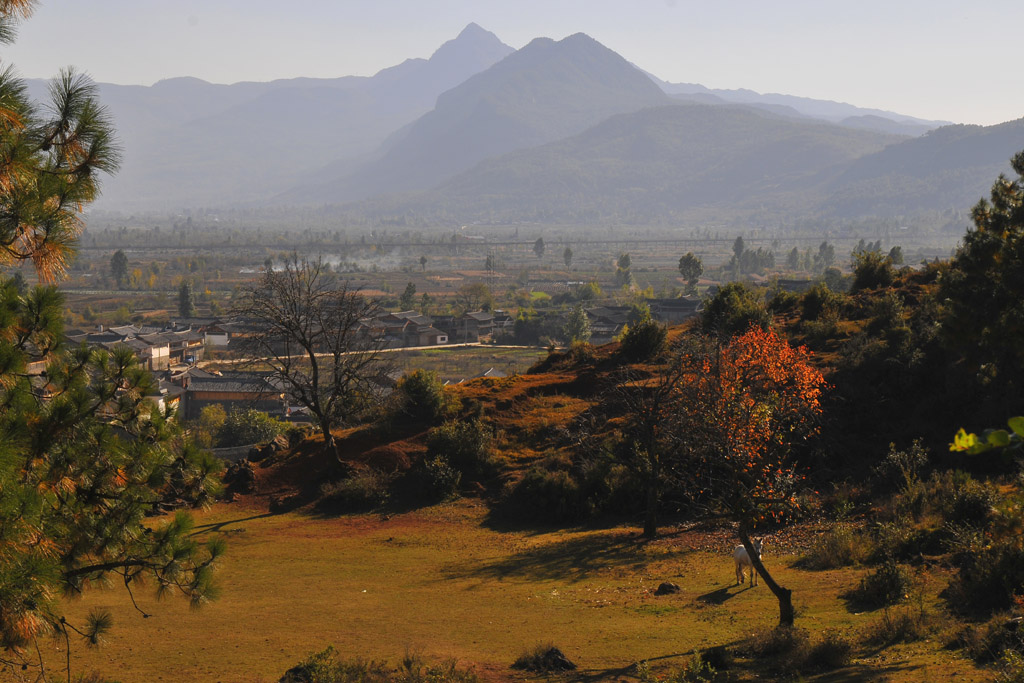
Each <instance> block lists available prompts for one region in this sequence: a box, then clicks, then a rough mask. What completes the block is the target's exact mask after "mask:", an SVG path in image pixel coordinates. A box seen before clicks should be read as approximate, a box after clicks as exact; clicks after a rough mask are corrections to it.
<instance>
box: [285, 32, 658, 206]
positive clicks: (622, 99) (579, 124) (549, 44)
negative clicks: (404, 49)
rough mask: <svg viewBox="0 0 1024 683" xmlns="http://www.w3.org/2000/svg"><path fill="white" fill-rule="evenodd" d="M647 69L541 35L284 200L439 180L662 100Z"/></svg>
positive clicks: (586, 44)
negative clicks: (386, 144)
mask: <svg viewBox="0 0 1024 683" xmlns="http://www.w3.org/2000/svg"><path fill="white" fill-rule="evenodd" d="M668 101H669V100H668V97H667V96H666V95H665V94H664V93H662V92H661V91H660V90H659V89H658V87H657V86H656V85H655V84H654V83H653V82H651V80H650V79H648V78H647V77H646V76H644V75H643V74H642V73H641V72H639V71H637V70H636V69H635V68H634V67H633V66H632V65H630V64H629V63H628V62H627V61H626V60H624V59H623V58H622V57H620V56H619V55H618V54H616V53H615V52H612V51H611V50H609V49H608V48H606V47H604V46H603V45H601V44H600V43H598V42H597V41H595V40H593V39H592V38H590V37H588V36H586V35H583V34H576V35H573V36H569V37H568V38H565V39H563V40H561V41H557V42H556V41H553V40H550V39H548V38H538V39H536V40H534V41H532V42H531V43H530V44H528V45H527V46H525V47H524V48H522V49H521V50H519V51H517V52H515V53H513V54H511V55H509V56H508V57H507V58H505V59H504V60H502V61H501V62H498V63H497V64H495V65H494V66H493V67H491V68H490V69H488V70H486V71H484V72H482V73H479V74H477V75H476V76H474V77H472V78H470V79H469V80H467V81H466V82H465V83H463V84H461V85H459V86H458V87H455V88H453V89H451V90H449V91H447V92H445V93H444V94H442V95H441V96H440V97H439V98H438V99H437V106H436V107H435V108H434V110H433V111H431V112H429V113H428V114H426V115H424V116H423V117H421V118H420V119H419V120H417V121H416V122H415V123H414V124H413V125H412V126H410V127H409V128H408V129H407V130H406V131H405V133H404V136H402V137H401V138H400V139H397V140H393V141H392V143H391V144H390V148H389V149H388V150H387V151H386V153H385V154H384V155H383V157H382V158H381V159H379V160H377V161H374V162H372V163H369V164H366V165H365V166H363V167H360V168H359V169H358V171H357V172H356V173H354V174H353V175H351V176H350V177H348V178H334V179H329V178H328V179H325V180H324V183H323V184H321V185H320V186H317V187H314V188H306V189H300V190H297V191H295V192H291V193H288V194H286V195H285V196H284V197H283V198H282V200H283V201H285V202H288V201H304V202H317V203H320V202H338V201H346V200H352V199H359V198H364V197H370V196H373V195H377V194H382V193H388V192H398V191H405V190H417V189H426V188H429V187H433V186H435V185H437V184H438V183H440V182H441V181H443V180H444V179H446V178H448V177H451V176H452V175H455V174H457V173H460V172H462V171H466V170H468V169H469V168H471V167H473V166H474V165H475V164H477V163H478V162H480V161H482V160H484V159H487V158H491V157H496V156H500V155H501V154H505V153H507V152H511V151H514V150H518V149H523V148H527V147H533V146H536V145H541V144H544V143H547V142H551V141H553V140H557V139H559V138H563V137H566V136H569V135H573V134H576V133H579V132H580V131H583V130H585V129H586V128H588V127H590V126H592V125H594V124H596V123H598V122H600V121H603V120H604V119H606V118H608V117H610V116H612V115H615V114H620V113H624V112H631V111H637V110H638V109H642V108H644V107H648V106H653V105H658V104H666V103H667V102H668Z"/></svg>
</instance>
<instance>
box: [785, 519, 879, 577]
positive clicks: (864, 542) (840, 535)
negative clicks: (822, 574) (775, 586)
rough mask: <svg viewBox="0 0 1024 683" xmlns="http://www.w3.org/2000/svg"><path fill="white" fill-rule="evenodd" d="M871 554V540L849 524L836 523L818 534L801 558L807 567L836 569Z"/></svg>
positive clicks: (863, 559) (856, 562) (854, 562)
mask: <svg viewBox="0 0 1024 683" xmlns="http://www.w3.org/2000/svg"><path fill="white" fill-rule="evenodd" d="M870 555H871V541H870V539H869V538H867V537H865V536H864V535H862V534H860V533H858V532H857V531H856V530H855V529H854V528H853V527H851V526H850V525H849V524H836V525H835V526H833V527H832V528H831V529H829V530H827V531H825V532H824V533H822V534H820V535H819V536H818V538H817V539H815V541H814V543H813V544H812V545H811V548H810V550H808V551H807V553H806V554H805V555H804V556H803V558H802V563H803V564H804V566H806V567H808V568H809V569H836V568H838V567H849V566H850V565H855V564H860V563H861V562H864V561H865V560H866V559H868V557H870Z"/></svg>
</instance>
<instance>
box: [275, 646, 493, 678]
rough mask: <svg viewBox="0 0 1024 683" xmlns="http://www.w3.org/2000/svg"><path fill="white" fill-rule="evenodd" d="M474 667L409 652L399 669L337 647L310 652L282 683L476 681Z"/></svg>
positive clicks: (285, 675) (288, 672) (290, 670)
mask: <svg viewBox="0 0 1024 683" xmlns="http://www.w3.org/2000/svg"><path fill="white" fill-rule="evenodd" d="M477 680H478V679H477V676H476V674H475V673H474V672H473V671H472V670H471V669H460V668H458V666H457V665H456V662H455V660H448V661H447V662H444V663H443V664H435V665H428V664H426V663H424V662H423V660H422V659H421V658H420V657H418V656H416V655H408V654H407V655H406V656H405V657H404V658H403V659H402V663H401V664H400V665H399V666H398V667H397V668H391V667H389V666H388V665H387V663H386V662H375V661H366V660H363V659H353V660H347V661H342V660H339V659H338V655H337V652H336V651H335V649H334V648H333V647H328V648H327V649H325V650H322V651H320V652H317V653H315V654H312V655H310V656H309V657H307V658H306V659H305V660H303V661H302V662H301V663H299V664H298V665H296V666H294V667H292V668H291V669H289V670H288V671H287V672H285V674H284V676H282V677H281V680H280V683H476V681H477Z"/></svg>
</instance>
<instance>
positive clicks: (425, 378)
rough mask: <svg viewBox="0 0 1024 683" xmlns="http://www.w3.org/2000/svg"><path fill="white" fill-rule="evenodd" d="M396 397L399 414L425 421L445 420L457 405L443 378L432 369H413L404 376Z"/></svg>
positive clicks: (395, 409) (396, 388)
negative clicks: (445, 387) (446, 388)
mask: <svg viewBox="0 0 1024 683" xmlns="http://www.w3.org/2000/svg"><path fill="white" fill-rule="evenodd" d="M394 397H395V398H394V400H395V402H396V406H395V408H394V412H395V413H396V414H397V415H400V416H405V417H408V418H411V419H413V420H419V421H424V422H435V421H440V420H443V419H444V418H446V417H448V416H449V415H450V414H451V413H452V411H453V410H454V407H455V402H454V401H453V400H452V398H451V397H450V396H449V395H448V393H447V392H446V391H445V389H444V383H443V382H442V381H441V378H440V377H438V375H437V373H436V372H434V371H432V370H413V371H412V372H410V373H409V374H407V375H405V376H404V377H402V379H400V380H399V381H398V386H397V387H395V393H394Z"/></svg>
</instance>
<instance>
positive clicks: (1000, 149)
mask: <svg viewBox="0 0 1024 683" xmlns="http://www.w3.org/2000/svg"><path fill="white" fill-rule="evenodd" d="M29 86H30V89H31V91H32V92H34V93H35V94H36V95H37V97H40V98H41V96H42V93H43V92H45V90H44V89H45V82H43V81H31V82H30V83H29ZM99 88H100V96H101V98H102V101H103V102H104V103H105V104H106V105H107V106H108V107H109V109H110V111H111V113H112V114H113V116H114V118H115V121H116V126H117V129H118V133H119V136H120V139H121V141H122V145H123V147H124V150H125V161H124V164H123V167H122V171H121V172H120V173H119V174H118V175H117V176H116V177H115V178H112V179H110V180H109V181H107V183H106V185H105V187H104V196H103V198H102V199H101V200H100V202H98V204H97V206H98V208H103V209H107V210H121V211H126V212H132V211H148V210H153V211H166V210H173V211H177V210H181V209H185V208H198V207H254V206H299V205H305V206H324V205H339V208H338V209H337V211H338V212H339V214H349V215H357V216H362V217H371V218H372V217H378V218H386V217H389V216H395V215H403V216H408V215H415V216H419V217H420V218H422V219H424V220H427V221H428V222H438V223H445V224H450V223H451V222H467V221H472V220H541V221H579V220H587V221H596V222H600V221H607V220H635V221H652V222H664V221H666V220H676V219H679V218H683V217H687V216H690V217H692V216H699V215H701V212H708V213H711V212H713V210H715V209H723V208H727V209H728V210H730V211H733V212H746V215H747V216H760V217H763V218H765V219H766V220H768V219H771V220H776V219H779V220H781V219H792V218H799V217H807V216H823V215H827V216H840V217H863V216H874V217H891V216H904V215H907V214H913V213H921V212H931V211H943V210H947V209H958V210H963V209H966V208H968V207H969V206H970V205H971V204H973V203H974V202H975V201H977V198H978V197H979V196H980V195H981V194H984V193H985V191H986V188H987V187H988V186H990V185H991V183H992V180H993V179H994V178H995V176H996V175H997V174H998V173H999V172H1002V171H1006V170H1008V168H1009V165H1008V160H1009V158H1010V156H1011V155H1012V154H1013V153H1014V152H1016V151H1019V150H1020V149H1024V120H1020V121H1014V122H1008V123H1005V124H1001V125H999V126H990V127H980V126H962V125H949V124H948V122H943V121H925V120H921V119H916V118H913V117H910V116H905V115H901V114H898V113H894V112H885V111H879V110H871V109H862V108H858V107H855V106H852V105H850V104H845V103H839V102H828V101H822V100H813V99H809V98H802V97H795V96H790V95H777V94H769V95H761V94H758V93H755V92H752V91H749V90H711V89H708V88H705V87H703V86H700V85H696V84H672V83H667V82H664V81H661V80H659V79H657V78H656V77H655V76H652V75H650V74H647V73H645V72H643V71H641V70H640V69H638V68H637V67H635V66H634V65H632V64H630V63H629V62H628V61H627V60H626V59H624V58H623V57H622V56H620V55H618V54H617V53H615V52H613V51H612V50H610V49H608V48H607V47H605V46H603V45H601V44H600V43H598V42H597V41H595V40H593V39H592V38H590V37H588V36H586V35H583V34H576V35H573V36H569V37H567V38H565V39H563V40H560V41H554V40H551V39H547V38H538V39H536V40H534V41H532V42H530V43H529V44H528V45H526V46H525V47H523V48H522V49H520V50H514V49H513V48H511V47H509V46H508V45H505V44H504V43H502V42H501V41H500V40H499V39H498V37H497V36H495V35H494V34H493V33H490V32H488V31H486V30H484V29H482V28H481V27H479V26H477V25H475V24H470V25H469V26H467V27H466V29H465V30H463V31H462V32H461V33H460V34H459V35H458V36H457V37H456V38H454V39H453V40H451V41H449V42H447V43H445V44H444V45H442V46H441V47H440V48H438V50H437V51H436V52H435V53H434V54H433V55H432V56H431V57H430V58H429V59H409V60H407V61H405V62H403V63H402V64H399V65H397V66H394V67H391V68H388V69H384V70H382V71H380V72H378V73H377V74H375V75H374V76H372V77H355V76H347V77H342V78H336V79H309V78H296V79H287V80H279V81H273V82H268V83H236V84H233V85H216V84H211V83H207V82H204V81H201V80H198V79H193V78H177V79H171V80H166V81H160V82H159V83H157V84H155V85H153V86H149V87H146V86H122V85H111V84H102V83H101V84H99Z"/></svg>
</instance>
